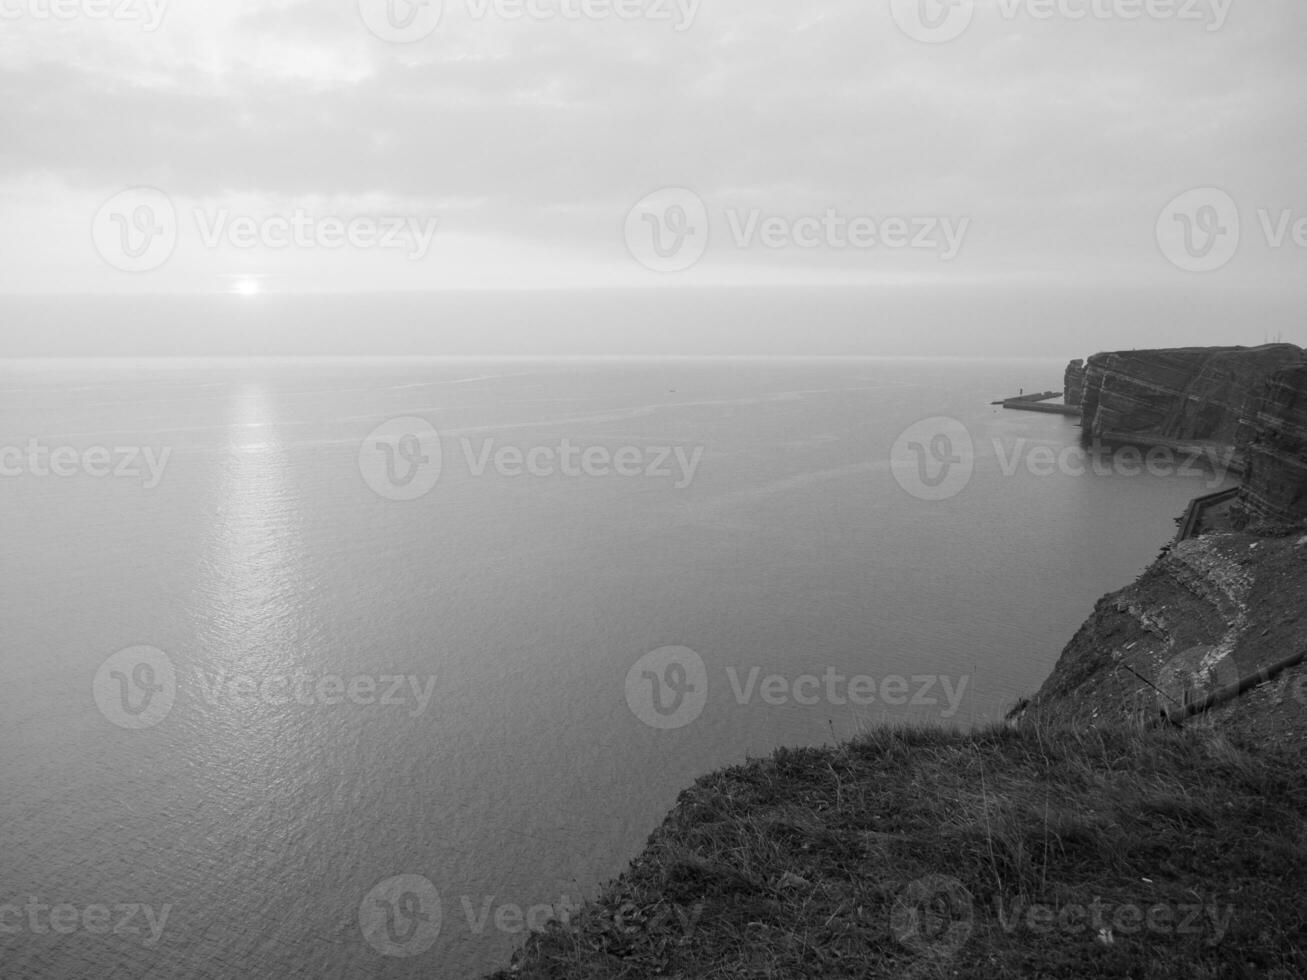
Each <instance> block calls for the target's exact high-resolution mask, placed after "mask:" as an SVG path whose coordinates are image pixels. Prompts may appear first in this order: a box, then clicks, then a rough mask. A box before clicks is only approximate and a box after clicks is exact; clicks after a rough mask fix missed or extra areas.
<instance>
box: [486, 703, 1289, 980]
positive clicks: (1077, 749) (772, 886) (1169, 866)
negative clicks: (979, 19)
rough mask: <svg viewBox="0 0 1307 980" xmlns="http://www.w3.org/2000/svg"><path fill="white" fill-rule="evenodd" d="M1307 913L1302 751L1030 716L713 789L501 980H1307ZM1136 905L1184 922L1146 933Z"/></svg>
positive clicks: (884, 741)
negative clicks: (1046, 915) (1075, 726)
mask: <svg viewBox="0 0 1307 980" xmlns="http://www.w3.org/2000/svg"><path fill="white" fill-rule="evenodd" d="M931 876H941V877H937V878H932V877H931ZM922 879H925V884H924V885H922V886H916V887H915V888H914V887H913V885H912V883H913V882H916V881H921V880H922ZM935 886H939V890H938V891H936V892H935V894H934V897H933V899H932V898H931V897H930V894H929V893H930V892H931V891H932V889H933V888H934V887H935ZM959 886H960V887H959ZM1304 894H1307V781H1304V779H1303V777H1302V766H1301V763H1300V762H1299V759H1298V756H1297V754H1296V753H1294V752H1293V751H1292V750H1289V749H1285V748H1275V749H1269V748H1268V749H1265V750H1256V751H1252V750H1250V748H1241V747H1239V746H1238V745H1237V744H1235V743H1233V742H1231V741H1230V740H1229V739H1228V737H1226V736H1222V735H1219V734H1215V733H1213V732H1212V731H1210V730H1205V729H1202V728H1198V729H1195V730H1192V731H1185V732H1179V733H1177V732H1155V733H1151V734H1144V733H1142V732H1140V731H1138V730H1132V729H1129V728H1124V727H1122V728H1111V729H1106V730H1097V731H1084V730H1072V729H1069V728H1058V727H1055V724H1054V723H1050V722H1049V721H1048V720H1047V719H1042V720H1041V719H1039V718H1037V717H1031V716H1028V717H1027V718H1026V719H1025V720H1024V721H1023V722H1022V724H1021V726H1020V728H1018V729H1009V728H1001V727H1000V728H994V729H991V730H987V731H982V732H978V733H973V734H969V735H968V734H954V733H945V732H938V731H924V730H891V729H884V730H877V731H874V732H871V733H869V734H868V735H866V736H864V737H863V738H862V739H860V740H858V741H856V742H854V743H850V744H847V745H843V746H839V747H837V748H834V749H823V750H815V749H808V750H781V751H779V752H777V753H776V754H775V755H774V756H773V757H772V758H771V759H768V760H759V761H755V762H752V763H750V764H748V765H745V766H741V767H737V768H734V769H729V770H725V771H723V772H719V773H715V774H712V775H709V776H706V777H704V778H703V779H701V780H700V781H699V782H698V783H696V784H695V786H693V787H692V788H691V789H689V790H687V791H686V792H685V793H683V794H682V796H681V799H680V801H679V802H678V804H677V806H676V808H675V809H674V810H673V811H672V813H671V814H670V815H669V817H668V818H667V821H666V822H665V823H664V825H663V826H662V828H660V829H659V830H658V831H657V832H655V834H654V835H653V836H652V837H651V839H650V841H649V845H648V847H647V848H646V850H645V852H644V853H643V854H642V855H641V856H640V857H639V858H637V859H636V861H635V862H634V863H633V864H632V866H631V868H630V870H629V871H628V872H627V873H626V874H625V875H623V876H622V877H621V878H620V879H618V880H617V881H616V882H613V883H611V884H610V885H609V886H608V887H607V888H606V889H605V890H604V892H603V893H602V895H601V896H600V897H599V898H598V899H597V900H596V901H595V902H593V903H591V904H590V905H588V906H587V907H586V908H585V909H584V910H583V911H582V912H580V913H577V914H576V915H575V916H573V918H572V919H571V921H570V922H569V923H568V924H566V925H559V924H555V925H553V926H551V927H550V928H549V930H548V931H547V932H545V933H542V934H537V935H534V936H532V937H531V938H530V939H529V940H528V942H527V944H526V946H525V947H524V948H523V949H522V950H521V951H520V952H519V954H518V956H517V958H516V959H515V962H514V968H513V971H512V972H506V973H501V974H498V975H497V976H498V977H500V978H504V977H510V976H511V977H519V978H523V977H525V978H555V977H567V978H601V977H603V978H618V977H629V978H641V980H647V978H659V977H666V978H680V977H723V978H727V977H778V978H780V977H784V978H790V977H814V978H816V977H820V978H823V980H834V978H839V977H859V978H866V977H896V978H897V977H936V976H938V977H963V978H965V977H977V978H980V977H984V978H1004V977H1022V978H1026V977H1147V978H1149V980H1161V978H1166V977H1184V978H1186V980H1202V978H1209V977H1271V978H1286V980H1287V978H1289V977H1302V976H1307V908H1305V906H1304V903H1303V901H1302V896H1303V895H1304ZM1032 903H1040V904H1043V905H1047V906H1050V907H1052V908H1054V909H1055V910H1057V911H1058V912H1059V913H1060V914H1064V915H1066V916H1067V918H1065V919H1063V920H1062V924H1060V925H1059V924H1058V922H1057V920H1053V921H1051V922H1049V921H1046V920H1045V919H1040V918H1034V919H1032V918H1030V917H1029V912H1028V906H1029V904H1032ZM1126 906H1133V907H1135V908H1137V909H1139V910H1140V914H1141V915H1144V914H1149V910H1150V909H1156V907H1158V906H1164V907H1165V908H1166V909H1168V910H1169V912H1168V913H1166V915H1165V916H1164V914H1163V912H1161V911H1154V912H1152V913H1151V914H1152V915H1153V916H1154V920H1153V921H1154V923H1155V925H1156V928H1155V929H1153V930H1149V929H1146V928H1145V929H1140V928H1137V927H1136V926H1135V923H1134V920H1133V919H1131V918H1128V917H1127V918H1118V916H1119V915H1124V914H1126V912H1128V910H1125V911H1123V907H1126ZM1199 906H1202V907H1204V909H1205V910H1204V911H1203V912H1202V913H1201V915H1199V914H1198V913H1196V912H1191V909H1194V908H1197V907H1199ZM1077 907H1083V910H1081V909H1079V908H1077ZM1023 909H1026V910H1027V915H1025V916H1022V915H1020V911H1019V910H1023ZM1000 911H1001V912H1002V913H1003V915H1000ZM1014 912H1017V913H1018V915H1017V918H1016V920H1013V919H1012V914H1013V913H1014ZM1213 912H1214V914H1213ZM1227 914H1228V915H1229V916H1230V917H1229V919H1228V923H1227V924H1226V925H1224V926H1222V925H1221V921H1222V919H1223V917H1224V916H1225V915H1227ZM1005 917H1006V918H1007V920H1008V923H1009V924H1008V926H1006V927H1005V925H1004V918H1005ZM1100 926H1101V927H1102V929H1103V930H1110V931H1100V928H1099V927H1100Z"/></svg>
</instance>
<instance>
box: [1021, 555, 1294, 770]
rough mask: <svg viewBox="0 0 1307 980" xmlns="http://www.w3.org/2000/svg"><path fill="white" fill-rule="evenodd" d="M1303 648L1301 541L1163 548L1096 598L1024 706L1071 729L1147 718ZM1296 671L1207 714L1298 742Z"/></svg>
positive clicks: (1235, 725) (1237, 726)
mask: <svg viewBox="0 0 1307 980" xmlns="http://www.w3.org/2000/svg"><path fill="white" fill-rule="evenodd" d="M1305 642H1307V536H1304V535H1301V534H1294V535H1289V536H1287V537H1279V538H1265V537H1257V536H1254V535H1250V534H1241V533H1227V534H1208V535H1204V536H1202V537H1199V538H1194V539H1192V540H1190V541H1182V542H1180V543H1178V544H1174V545H1168V546H1167V548H1166V549H1165V550H1164V551H1163V553H1162V555H1161V557H1159V558H1158V560H1157V561H1156V562H1154V563H1153V565H1152V566H1151V567H1149V569H1148V570H1147V571H1146V572H1144V574H1143V575H1141V576H1140V577H1139V579H1138V580H1137V581H1136V582H1134V583H1133V584H1132V585H1129V586H1127V587H1126V588H1124V589H1122V590H1120V591H1119V592H1114V593H1112V594H1111V595H1109V596H1106V597H1105V598H1103V599H1101V600H1100V601H1099V603H1098V605H1097V607H1096V608H1095V609H1094V612H1093V615H1091V616H1090V617H1089V619H1088V620H1087V621H1086V622H1085V624H1084V625H1083V626H1082V627H1081V628H1080V631H1079V632H1078V633H1077V634H1076V635H1075V637H1074V638H1073V639H1072V641H1071V642H1070V643H1069V644H1068V645H1067V647H1066V649H1065V650H1064V651H1063V652H1062V655H1061V657H1060V658H1059V659H1058V662H1057V665H1056V666H1055V667H1054V668H1053V672H1052V674H1050V675H1049V677H1048V679H1047V680H1046V681H1045V682H1044V685H1043V686H1042V687H1041V688H1040V690H1039V693H1038V694H1036V695H1035V697H1034V699H1033V704H1034V705H1035V706H1037V707H1042V708H1044V709H1047V710H1049V711H1052V712H1055V713H1056V714H1058V715H1059V716H1060V717H1065V718H1068V719H1071V720H1073V721H1074V722H1075V723H1077V724H1095V723H1100V724H1101V723H1122V722H1131V721H1138V720H1139V719H1141V718H1156V717H1158V715H1159V714H1160V712H1161V711H1162V710H1163V709H1168V710H1169V709H1173V708H1176V707H1179V706H1180V705H1181V704H1182V703H1183V702H1184V701H1185V700H1186V697H1188V698H1189V699H1190V700H1192V699H1196V698H1197V697H1201V696H1202V695H1203V694H1205V693H1207V692H1208V691H1211V690H1214V689H1216V688H1219V687H1223V686H1225V685H1227V684H1232V683H1234V682H1236V681H1238V680H1239V679H1240V678H1243V677H1247V676H1249V675H1251V674H1254V673H1256V672H1257V671H1258V670H1260V669H1262V668H1263V667H1267V666H1269V665H1270V664H1273V663H1275V662H1276V661H1279V660H1282V659H1284V658H1285V657H1286V656H1288V655H1289V654H1292V653H1296V652H1298V651H1300V650H1301V649H1302V648H1303V644H1304V643H1305ZM1305 705H1307V665H1303V666H1299V667H1296V668H1291V669H1290V670H1289V671H1287V672H1286V673H1285V674H1282V675H1280V676H1279V677H1277V678H1275V679H1274V680H1273V681H1272V682H1270V683H1269V684H1267V685H1265V686H1263V687H1261V688H1258V689H1256V690H1254V691H1253V692H1250V693H1249V694H1246V695H1244V696H1243V697H1242V698H1239V699H1236V700H1235V701H1233V702H1229V703H1228V704H1227V705H1225V706H1224V707H1223V708H1221V709H1219V710H1218V711H1216V712H1213V715H1214V718H1213V720H1215V721H1217V722H1218V723H1220V724H1221V725H1222V726H1223V727H1228V728H1232V729H1242V730H1245V731H1249V732H1258V731H1260V732H1264V733H1266V734H1271V735H1274V737H1276V738H1278V739H1281V740H1288V741H1293V742H1295V743H1299V744H1307V711H1305V710H1304V706H1305Z"/></svg>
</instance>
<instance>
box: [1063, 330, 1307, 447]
mask: <svg viewBox="0 0 1307 980" xmlns="http://www.w3.org/2000/svg"><path fill="white" fill-rule="evenodd" d="M1304 363H1307V354H1305V353H1304V352H1303V350H1302V349H1301V348H1299V347H1296V346H1294V345H1293V344H1270V345H1267V346H1265V347H1254V348H1245V347H1217V348H1210V347H1209V348H1180V349H1175V350H1145V351H1118V352H1116V353H1107V354H1096V355H1094V356H1093V357H1091V358H1090V359H1089V363H1088V365H1087V366H1086V368H1085V375H1084V397H1083V401H1082V406H1083V409H1084V414H1083V425H1084V429H1085V432H1086V434H1087V435H1089V436H1091V437H1095V438H1102V439H1115V440H1121V441H1130V440H1131V439H1132V438H1139V439H1144V440H1158V439H1161V440H1174V441H1181V442H1213V443H1220V444H1223V445H1226V446H1231V447H1236V446H1237V447H1242V446H1244V445H1245V444H1247V443H1249V442H1251V440H1252V436H1253V431H1252V429H1251V427H1250V420H1252V419H1254V418H1255V417H1256V415H1257V411H1258V409H1259V408H1260V407H1261V404H1262V400H1263V399H1264V397H1265V396H1266V394H1267V389H1268V382H1269V381H1270V378H1271V376H1272V375H1274V374H1275V373H1276V372H1278V371H1282V370H1284V369H1285V368H1288V367H1290V366H1293V365H1301V364H1304Z"/></svg>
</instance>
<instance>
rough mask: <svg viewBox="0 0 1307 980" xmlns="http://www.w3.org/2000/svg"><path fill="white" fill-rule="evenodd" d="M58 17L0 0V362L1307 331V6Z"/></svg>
mask: <svg viewBox="0 0 1307 980" xmlns="http://www.w3.org/2000/svg"><path fill="white" fill-rule="evenodd" d="M388 2H389V3H390V6H389V7H387V3H388ZM619 7H620V8H621V9H623V10H626V11H628V12H631V13H632V14H633V15H632V16H630V17H629V18H623V17H619V16H618V15H617V14H616V13H615V12H614V11H615V10H617V9H618V8H619ZM61 9H65V10H66V11H70V12H69V13H67V15H66V16H60V17H55V16H53V15H52V14H51V12H50V10H51V8H50V5H49V4H48V3H45V2H41V0H6V2H5V4H4V5H3V6H0V64H3V66H4V67H3V68H2V69H0V85H2V86H3V90H2V94H3V98H0V133H3V136H2V137H0V145H2V149H0V317H3V320H2V321H0V329H3V330H4V343H3V344H2V345H0V355H11V356H23V355H28V354H55V353H87V354H89V353H110V354H114V353H123V354H127V353H131V354H136V353H157V354H173V353H182V352H189V353H221V352H225V353H233V352H239V353H272V352H280V353H320V354H358V353H366V352H369V351H371V352H376V353H415V352H421V353H433V354H438V353H445V352H459V353H485V354H503V353H557V354H566V353H602V354H627V353H686V354H693V353H791V352H806V353H914V354H939V353H952V352H957V353H963V354H967V353H988V352H993V353H1007V354H1011V353H1021V352H1030V353H1035V354H1057V355H1061V354H1062V353H1064V352H1066V351H1068V350H1070V351H1081V350H1087V349H1091V348H1100V347H1122V346H1164V345H1170V344H1187V343H1247V344H1255V343H1260V342H1262V341H1263V340H1264V339H1267V338H1268V337H1275V336H1283V339H1285V340H1291V341H1295V342H1298V343H1304V342H1307V333H1305V332H1304V329H1303V327H1302V319H1303V318H1302V316H1301V312H1300V311H1301V310H1302V309H1303V306H1304V300H1305V299H1307V277H1305V276H1304V275H1303V270H1304V265H1305V264H1307V189H1305V188H1304V184H1303V181H1302V161H1303V160H1304V159H1307V122H1305V120H1307V112H1305V111H1304V110H1305V109H1307V106H1305V105H1304V102H1305V101H1307V61H1305V60H1304V59H1303V57H1302V42H1303V39H1304V38H1307V6H1305V5H1304V4H1302V3H1301V0H1194V2H1184V3H1169V4H1168V3H1165V2H1158V3H1151V4H1147V5H1145V4H1139V3H1130V2H1127V0H1062V2H1060V3H1058V4H1041V3H1033V2H1025V0H974V2H973V0H956V2H955V3H953V4H952V5H946V4H943V3H942V2H941V0H892V2H891V0H805V2H804V3H794V2H792V0H702V2H697V0H669V2H666V3H662V2H658V3H655V2H654V0H643V2H642V3H640V2H637V3H635V4H634V6H632V5H631V4H629V3H625V2H623V3H621V4H616V3H605V2H597V0H596V2H594V3H586V4H582V3H581V0H532V2H531V3H530V4H514V3H511V2H507V0H444V2H443V4H442V3H440V2H439V0H430V2H428V3H427V4H425V5H422V4H418V5H410V4H409V3H408V0H277V2H266V0H265V2H258V3H256V2H254V0H224V2H222V3H194V2H191V3H182V2H179V0H178V2H172V3H169V2H166V0H130V2H126V3H123V4H118V3H115V4H112V5H109V9H110V11H111V12H112V15H104V16H101V15H98V14H96V13H95V11H96V10H98V9H99V8H98V7H97V6H96V5H95V4H93V3H89V2H86V0H80V2H72V3H71V6H69V7H66V8H61ZM1140 10H1145V13H1143V14H1140ZM437 14H439V15H440V16H439V17H438V19H437V18H436V15H437ZM387 16H388V17H389V19H387ZM933 25H943V26H933ZM955 34H956V36H954V35H955ZM1181 247H1183V248H1184V249H1187V252H1180V253H1179V254H1178V255H1177V254H1176V253H1177V250H1179V249H1181ZM727 287H729V288H730V289H729V292H728V291H727V289H726V288H727ZM469 290H472V291H474V292H471V293H469V292H467V291H469ZM503 291H512V292H514V293H516V294H517V295H516V296H501V297H498V298H494V297H492V296H490V295H489V294H493V293H496V292H503ZM542 291H543V292H542ZM596 291H598V292H596ZM428 293H430V294H434V295H432V296H425V297H424V296H423V295H422V294H428ZM451 293H456V294H458V295H455V296H452V297H451V296H450V295H449V294H451ZM616 293H625V295H624V296H621V297H619V296H617V295H615V294H616ZM322 294H333V295H341V294H363V295H365V296H366V295H369V294H370V295H373V296H374V297H376V296H380V297H384V298H382V299H373V300H367V299H359V300H357V301H353V300H352V301H348V302H344V303H338V302H327V303H320V304H314V303H312V302H303V301H300V302H297V303H294V304H292V303H288V302H285V301H279V302H273V299H274V298H275V297H277V296H282V297H289V296H296V297H313V296H318V295H322ZM400 294H403V296H406V297H407V298H396V297H397V296H399V295H400ZM103 295H133V296H136V297H138V299H137V300H136V301H135V302H134V303H133V304H132V305H130V306H124V305H122V304H120V303H110V302H102V303H101V304H100V305H99V306H96V305H94V303H95V301H91V300H89V299H88V300H87V301H79V302H78V303H76V304H73V305H71V306H70V305H67V304H55V303H52V302H44V301H42V300H41V298H42V297H52V296H79V297H87V298H89V297H95V296H103ZM159 295H162V296H171V297H205V296H208V297H221V301H219V302H215V303H211V304H208V305H204V304H192V305H189V306H185V305H184V304H183V305H182V306H179V305H177V303H176V301H175V300H169V301H159V300H152V299H147V298H146V297H149V296H159ZM5 297H8V299H7V300H6V299H5ZM16 297H22V298H21V299H19V298H16ZM527 297H535V298H534V299H532V300H530V302H528V300H527ZM87 302H90V303H91V304H92V305H89V306H88V305H86V303H87ZM233 303H244V304H245V305H244V306H240V305H232V304H233ZM182 309H185V310H187V311H188V312H187V313H186V315H185V317H184V319H183V320H180V321H179V320H177V319H175V317H176V316H177V315H178V314H179V311H181V310H182ZM369 310H370V311H371V314H370V315H364V314H365V313H367V311H369ZM460 316H462V317H464V319H462V320H459V319H458V317H460ZM170 317H173V318H174V319H170ZM596 317H599V319H596ZM451 318H452V319H451Z"/></svg>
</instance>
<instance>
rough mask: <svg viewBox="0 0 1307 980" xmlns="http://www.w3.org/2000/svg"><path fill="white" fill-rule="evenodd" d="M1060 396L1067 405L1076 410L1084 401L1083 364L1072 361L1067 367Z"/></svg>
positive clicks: (1082, 362)
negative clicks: (1061, 395)
mask: <svg viewBox="0 0 1307 980" xmlns="http://www.w3.org/2000/svg"><path fill="white" fill-rule="evenodd" d="M1062 394H1063V398H1064V400H1065V401H1066V403H1067V404H1068V405H1070V406H1071V407H1072V408H1076V407H1078V406H1080V405H1082V404H1084V400H1085V362H1084V361H1072V362H1071V363H1070V364H1068V365H1067V368H1066V377H1064V378H1063V379H1062Z"/></svg>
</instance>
